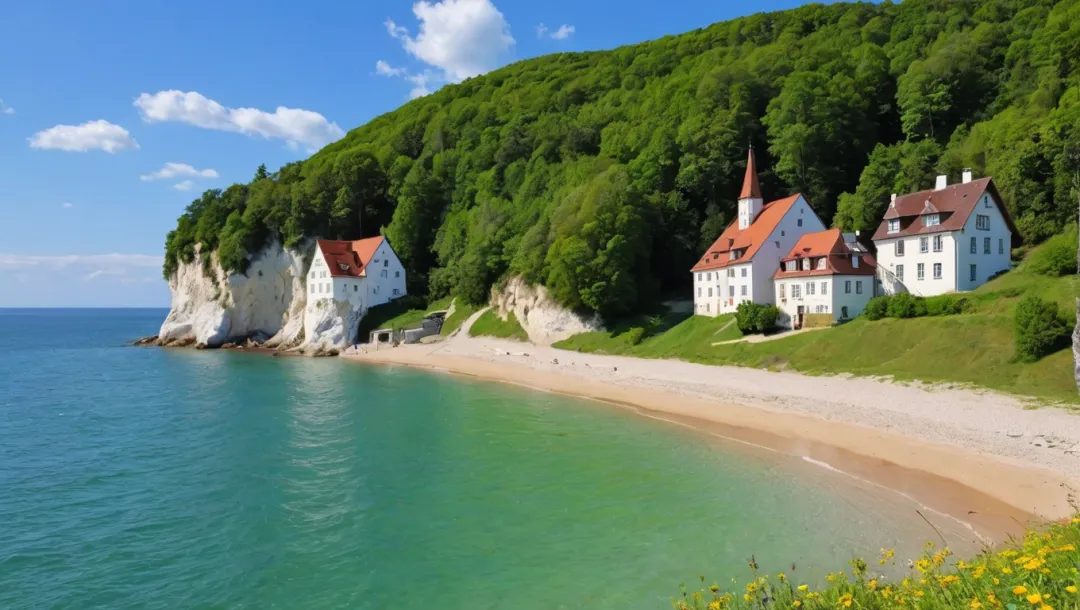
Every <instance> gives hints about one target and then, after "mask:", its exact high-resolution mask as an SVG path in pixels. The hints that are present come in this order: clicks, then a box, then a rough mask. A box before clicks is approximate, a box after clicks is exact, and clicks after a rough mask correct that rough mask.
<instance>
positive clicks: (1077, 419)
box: [343, 320, 1080, 539]
mask: <svg viewBox="0 0 1080 610" xmlns="http://www.w3.org/2000/svg"><path fill="white" fill-rule="evenodd" d="M471 321H472V320H470V321H469V322H471ZM469 322H467V323H466V325H465V327H463V328H467V327H468V325H469ZM343 357H344V358H347V359H351V360H356V361H360V362H366V363H379V364H394V365H406V366H412V367H421V368H427V369H433V370H438V371H446V372H451V373H456V374H461V375H470V376H475V377H478V378H483V379H488V380H494V381H501V382H507V383H512V384H517V385H521V386H526V387H529V388H534V389H537V390H543V391H551V392H559V393H563V394H568V395H573V396H581V397H586V398H592V399H597V400H602V401H606V402H610V403H614V404H618V405H621V406H624V407H627V408H631V409H634V410H635V411H637V412H638V413H640V414H641V415H644V416H648V417H654V418H659V419H665V420H668V421H671V422H673V423H676V424H682V425H691V426H694V427H697V428H700V429H702V430H704V431H706V432H709V433H712V434H717V435H720V436H724V437H727V438H731V439H735V440H739V441H744V442H748V443H752V444H755V445H759V446H762V447H767V448H770V449H775V450H778V451H781V452H784V453H788V454H791V455H796V456H800V457H803V458H805V459H808V460H813V461H815V462H819V463H822V464H827V465H828V466H830V467H832V468H835V469H837V470H839V471H841V472H843V473H846V474H849V475H851V476H855V477H858V478H860V479H863V480H866V481H870V482H872V483H875V484H879V485H881V486H883V487H886V488H888V489H891V490H894V491H897V492H899V493H903V494H905V495H907V496H909V497H911V498H913V499H914V500H916V501H917V502H919V503H921V504H922V505H923V506H925V507H927V508H928V509H930V510H933V511H937V512H941V513H944V514H947V515H950V516H953V517H955V518H957V519H961V520H963V521H965V522H966V523H968V524H970V525H971V526H972V527H973V528H975V529H976V530H977V531H979V532H980V533H981V534H983V535H986V536H988V537H989V538H991V539H1000V538H1001V537H1002V536H1003V535H1004V534H1007V533H1014V532H1016V531H1018V530H1019V529H1020V524H1021V523H1024V524H1026V523H1030V522H1031V521H1032V520H1033V519H1060V518H1063V517H1066V516H1068V515H1069V514H1071V513H1072V508H1071V506H1070V494H1071V493H1072V490H1073V489H1076V488H1080V416H1078V415H1076V414H1073V413H1070V412H1068V411H1066V410H1063V409H1058V408H1052V407H1044V408H1039V409H1032V408H1030V405H1025V404H1024V403H1023V402H1022V401H1020V400H1018V399H1016V398H1014V397H1010V396H1006V395H1002V394H997V393H993V392H982V391H974V390H970V389H955V388H944V387H929V386H921V385H918V384H897V383H892V382H889V381H884V380H875V379H867V378H855V377H848V376H833V377H817V376H815V377H811V376H805V375H799V374H795V373H783V372H770V371H764V370H756V369H747V368H738V367H716V366H705V365H698V364H692V363H687V362H681V361H674V360H647V359H639V358H631V357H623V356H604V355H595V354H582V353H576V352H568V351H564V350H559V349H554V348H550V347H540V346H536V345H531V344H525V343H519V342H514V341H505V340H499V339H489V338H471V337H467V336H465V333H464V332H459V333H458V334H457V336H455V337H453V338H451V339H449V340H446V341H442V342H438V343H433V344H417V345H408V346H399V347H386V346H384V347H382V348H381V349H378V350H376V349H374V348H369V349H367V350H364V351H361V352H360V353H357V354H353V355H348V356H343ZM1025 407H1027V408H1025Z"/></svg>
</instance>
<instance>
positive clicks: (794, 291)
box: [791, 284, 802, 299]
mask: <svg viewBox="0 0 1080 610" xmlns="http://www.w3.org/2000/svg"><path fill="white" fill-rule="evenodd" d="M791 298H793V299H801V298H802V287H801V286H799V285H798V284H792V285H791Z"/></svg>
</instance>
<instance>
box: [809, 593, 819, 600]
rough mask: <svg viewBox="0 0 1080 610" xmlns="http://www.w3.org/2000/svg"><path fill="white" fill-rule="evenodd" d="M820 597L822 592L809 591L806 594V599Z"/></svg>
mask: <svg viewBox="0 0 1080 610" xmlns="http://www.w3.org/2000/svg"><path fill="white" fill-rule="evenodd" d="M819 597H821V594H820V593H807V594H806V599H817V598H819Z"/></svg>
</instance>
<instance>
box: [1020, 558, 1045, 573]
mask: <svg viewBox="0 0 1080 610" xmlns="http://www.w3.org/2000/svg"><path fill="white" fill-rule="evenodd" d="M1044 563H1046V562H1044V561H1043V560H1042V559H1032V560H1031V561H1029V562H1027V563H1025V564H1024V569H1025V570H1028V571H1031V570H1038V569H1039V568H1040V567H1042V564H1044Z"/></svg>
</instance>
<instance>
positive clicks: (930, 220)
mask: <svg viewBox="0 0 1080 610" xmlns="http://www.w3.org/2000/svg"><path fill="white" fill-rule="evenodd" d="M939 224H941V214H927V215H926V216H923V226H924V227H936V226H937V225H939Z"/></svg>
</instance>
